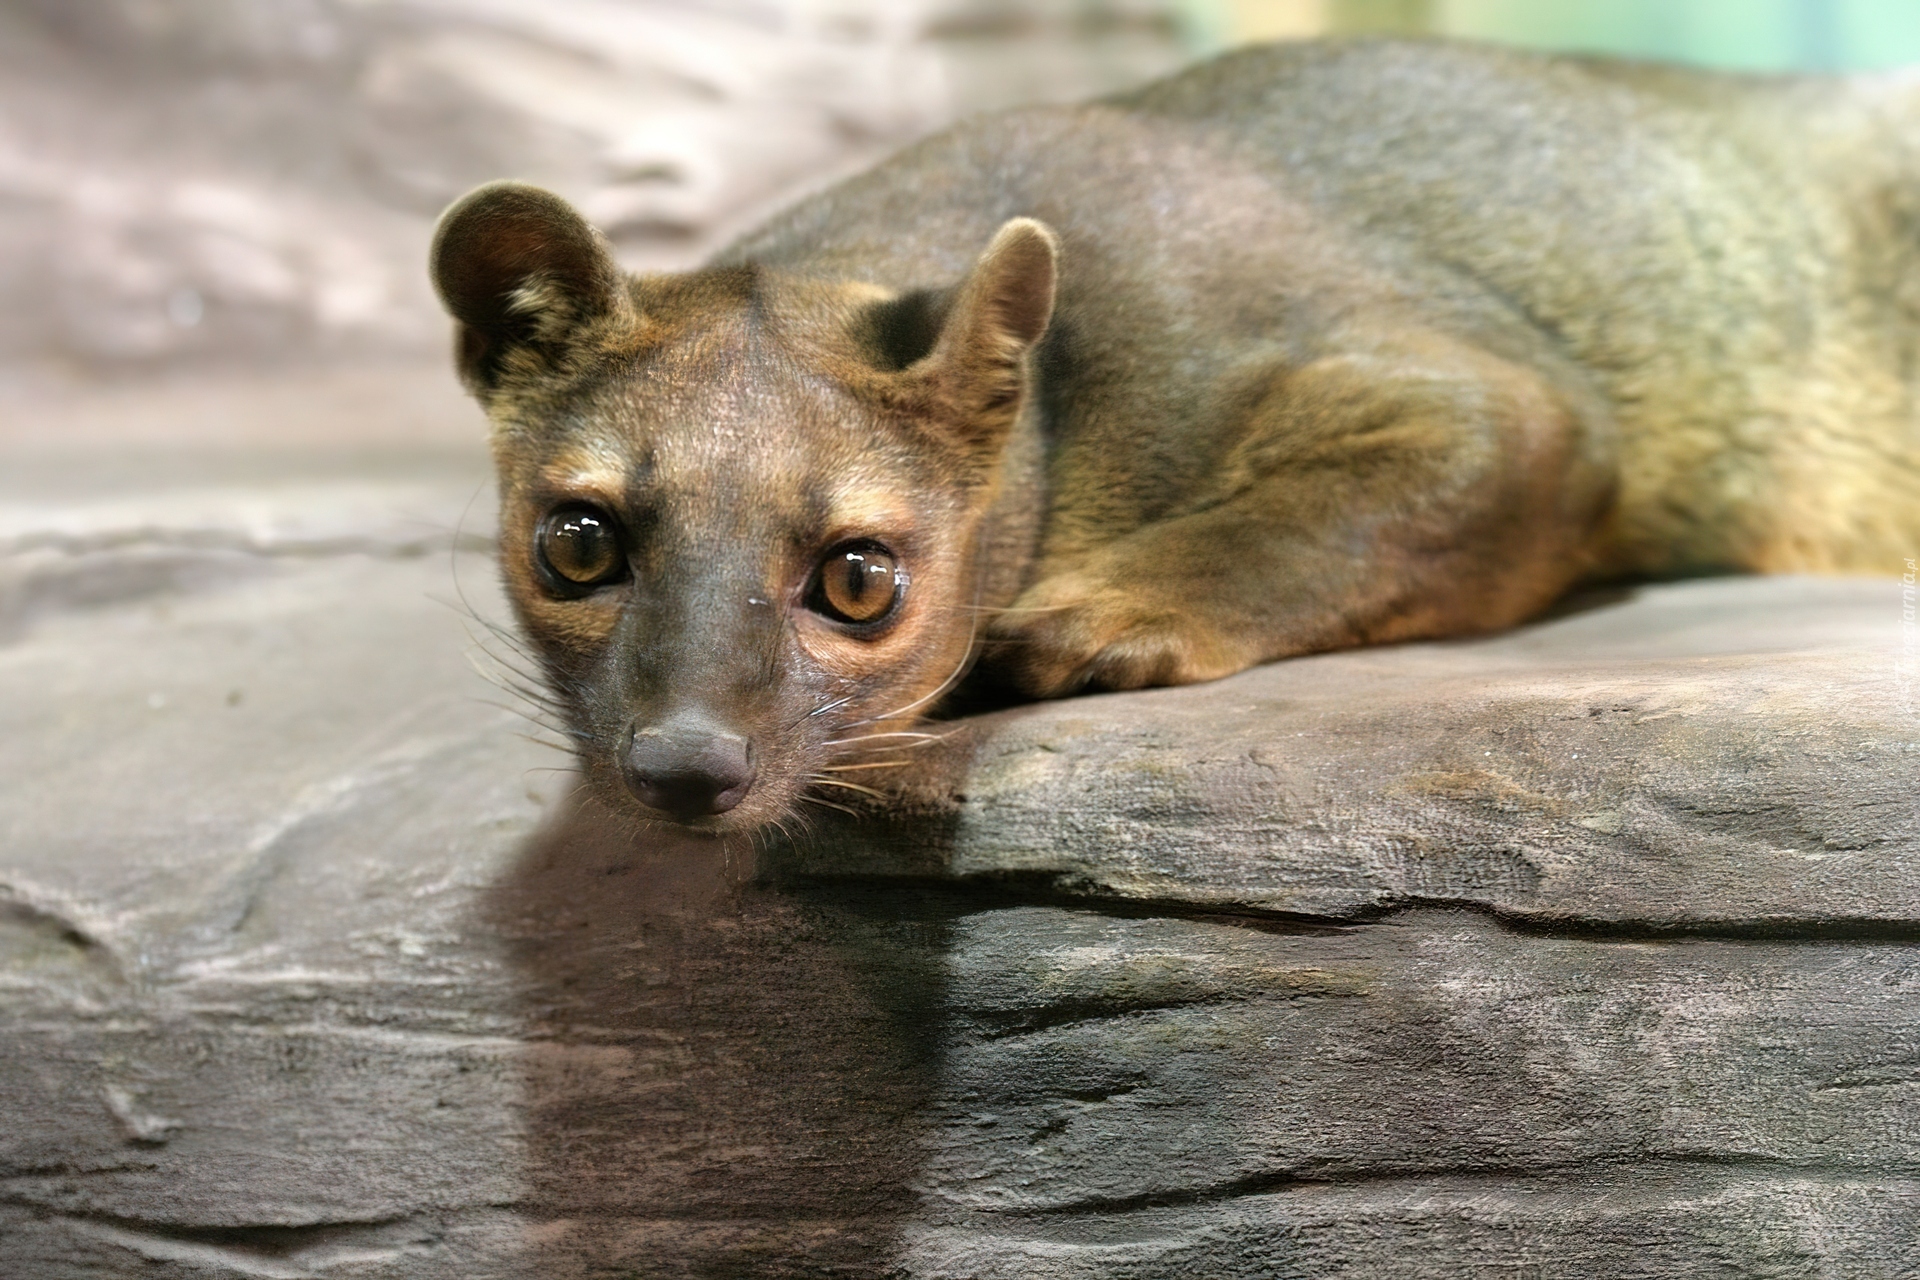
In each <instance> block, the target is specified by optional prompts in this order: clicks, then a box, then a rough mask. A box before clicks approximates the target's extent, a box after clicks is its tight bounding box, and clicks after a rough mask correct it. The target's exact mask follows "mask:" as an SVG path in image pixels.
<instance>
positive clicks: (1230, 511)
mask: <svg viewBox="0 0 1920 1280" xmlns="http://www.w3.org/2000/svg"><path fill="white" fill-rule="evenodd" d="M1415 356H1417V357H1418V358H1414V357H1415ZM1436 356H1441V357H1444V358H1436ZM1585 407H1586V410H1587V411H1586V412H1585V413H1581V412H1577V411H1576V410H1574V409H1573V408H1571V407H1569V403H1568V398H1567V397H1563V396H1560V395H1556V394H1555V393H1554V392H1553V391H1551V390H1550V389H1549V387H1548V386H1547V384H1546V382H1545V381H1544V380H1543V379H1542V378H1541V377H1540V376H1539V375H1536V374H1534V373H1532V372H1531V371H1528V370H1526V369H1523V368H1520V367H1519V366H1516V365H1513V364H1511V363H1509V362H1506V361H1504V360H1501V359H1499V358H1497V357H1494V356H1491V355H1488V354H1486V353H1484V352H1481V351H1478V350H1477V349H1474V348H1471V347H1466V346H1464V345H1461V344H1454V343H1450V342H1448V341H1447V340H1444V339H1427V340H1425V341H1424V342H1423V343H1422V344H1420V346H1418V347H1417V348H1416V349H1415V351H1414V352H1413V353H1412V354H1409V352H1407V351H1406V350H1405V349H1404V348H1402V349H1401V350H1399V351H1396V352H1394V353H1392V354H1382V353H1380V352H1379V351H1377V350H1376V351H1370V352H1368V353H1366V354H1364V355H1353V354H1345V355H1338V356H1332V357H1328V358H1325V359H1322V360H1318V361H1315V362H1314V363H1312V364H1309V365H1306V366H1304V367H1302V368H1299V369H1296V370H1292V371H1289V372H1288V373H1286V374H1284V375H1283V376H1281V377H1279V378H1277V379H1276V381H1275V383H1274V385H1273V387H1272V389H1271V390H1270V392H1269V393H1268V394H1267V395H1266V396H1265V397H1264V398H1263V399H1262V400H1261V402H1260V404H1259V405H1258V407H1257V408H1256V409H1255V410H1254V411H1253V412H1252V413H1251V414H1250V415H1249V417H1248V419H1247V422H1246V425H1245V429H1244V430H1243V432H1242V433H1241V434H1240V436H1239V438H1238V443H1237V444H1236V445H1235V446H1234V447H1233V449H1232V450H1231V452H1230V453H1229V455H1228V457H1227V458H1226V459H1225V461H1224V463H1223V464H1222V465H1221V466H1220V467H1219V468H1218V469H1217V470H1216V473H1215V475H1214V477H1213V482H1212V483H1211V484H1210V485H1209V486H1208V487H1207V488H1206V490H1205V491H1204V492H1202V493H1201V494H1199V495H1197V496H1196V497H1195V498H1194V499H1193V500H1192V501H1190V502H1188V503H1186V504H1184V505H1183V506H1182V507H1181V508H1178V509H1176V510H1175V511H1174V512H1173V513H1171V514H1169V515H1168V516H1167V517H1166V518H1164V519H1161V520H1158V521H1156V522H1154V523H1152V524H1149V525H1146V526H1144V527H1141V528H1138V529H1134V530H1132V531H1130V532H1127V533H1125V534H1123V535H1122V536H1119V537H1116V538H1114V539H1113V540H1111V541H1108V542H1106V543H1104V544H1103V545H1100V546H1098V547H1096V548H1094V549H1092V550H1089V551H1083V552H1081V553H1080V554H1078V555H1077V556H1074V557H1072V558H1071V559H1070V560H1069V561H1068V562H1067V563H1064V564H1056V565H1048V564H1047V563H1046V562H1045V561H1043V570H1042V576H1041V577H1040V579H1039V580H1038V581H1036V582H1035V583H1034V585H1033V586H1032V587H1030V588H1029V589H1028V590H1027V591H1026V592H1024V593H1023V594H1022V595H1021V596H1020V598H1019V599H1017V600H1016V601H1015V602H1014V603H1013V605H1012V606H1010V607H1009V608H1008V609H1007V610H1006V611H1004V612H1003V613H1002V614H1001V615H1000V616H999V617H997V618H996V619H995V621H994V623H993V626H992V629H991V632H990V637H989V639H990V647H989V650H988V661H989V662H991V663H993V664H994V665H996V666H998V667H999V668H1000V669H1001V670H1002V671H1003V672H1005V673H1006V675H1007V676H1009V677H1010V678H1011V681H1012V683H1013V684H1014V685H1015V686H1016V687H1018V688H1019V689H1021V690H1022V691H1023V692H1025V693H1027V694H1029V695H1032V696H1036V697H1050V696H1056V695H1059V694H1065V693H1072V692H1075V691H1077V690H1080V689H1088V688H1099V689H1132V688H1139V687H1142V686H1146V685H1163V684H1186V683H1191V682H1193V681H1199V680H1211V679H1215V678H1217V677H1220V676H1224V675H1230V674H1232V673H1233V672H1236V671H1240V670H1243V669H1245V668H1246V667H1249V666H1252V665H1254V664H1255V663H1259V662H1264V661H1267V660H1269V659H1272V658H1279V657H1285V656H1289V655H1292V654H1300V653H1310V652H1314V651H1317V650H1323V649H1335V648H1342V647H1345V646H1348V645H1356V644H1366V643H1373V642H1379V641H1388V640H1408V639H1415V638H1420V637H1432V636H1445V635H1460V634H1467V633H1472V632H1478V631H1486V630H1491V629H1495V628H1499V627H1505V626H1509V625H1512V624H1513V623H1515V622H1518V621H1521V620H1522V619H1524V618H1526V617H1528V616H1530V615H1532V614H1534V613H1536V612H1538V611H1539V610H1541V609H1542V608H1544V607H1545V606H1547V605H1548V604H1550V603H1551V602H1552V601H1553V600H1554V599H1555V598H1556V597H1557V596H1559V595H1560V594H1561V593H1562V592H1563V591H1564V590H1565V589H1566V588H1567V586H1568V585H1569V584H1570V583H1572V582H1573V581H1574V580H1575V579H1576V578H1577V577H1579V576H1580V574H1581V573H1582V572H1583V571H1584V569H1585V567H1586V560H1585V548H1586V544H1587V543H1588V541H1589V539H1590V536H1591V532H1592V530H1593V527H1594V524H1595V522H1596V521H1597V519H1598V518H1599V516H1600V515H1601V514H1602V512H1603V510H1604V508H1605V506H1606V504H1607V502H1608V500H1609V499H1610V497H1611V490H1612V484H1611V475H1612V467H1611V465H1610V458H1609V457H1608V456H1607V450H1608V448H1609V446H1610V439H1608V438H1607V437H1606V435H1605V433H1604V428H1605V425H1606V424H1605V422H1604V419H1602V421H1600V422H1598V423H1596V422H1594V421H1593V420H1592V419H1593V418H1594V417H1595V416H1597V414H1596V411H1595V410H1593V409H1592V408H1591V406H1585ZM1073 482H1074V478H1072V477H1069V478H1068V485H1069V486H1070V485H1071V484H1072V483H1073ZM1065 497H1066V499H1067V500H1069V501H1070V500H1071V489H1070V488H1069V489H1067V490H1066V492H1065ZM1049 569H1051V571H1049Z"/></svg>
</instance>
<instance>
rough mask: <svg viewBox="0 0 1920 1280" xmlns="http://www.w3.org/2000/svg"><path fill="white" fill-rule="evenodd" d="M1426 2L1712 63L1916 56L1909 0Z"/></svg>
mask: <svg viewBox="0 0 1920 1280" xmlns="http://www.w3.org/2000/svg"><path fill="white" fill-rule="evenodd" d="M1355 7H1359V6H1355ZM1430 8H1431V17H1432V21H1433V26H1432V27H1431V28H1430V29H1433V30H1438V31H1444V32H1446V33H1448V34H1450V35H1461V36H1471V37H1477V38H1480V39H1493V40H1509V41H1513V42H1515V43H1518V44H1529V45H1537V46H1541V47H1544V48H1552V49H1584V50H1593V51H1596V52H1604V53H1621V54H1633V55H1638V56H1641V57H1652V58H1669V59H1674V60H1676V61H1683V62H1693V63H1699V64H1702V65H1705V66H1714V67H1746V68H1752V69H1757V70H1788V69H1798V70H1803V71H1838V70H1845V69H1854V68H1867V67H1891V66H1898V65H1900V64H1902V63H1907V62H1916V61H1920V2H1917V0H1435V3H1433V4H1432V5H1431V6H1430ZM1355 16H1359V15H1355Z"/></svg>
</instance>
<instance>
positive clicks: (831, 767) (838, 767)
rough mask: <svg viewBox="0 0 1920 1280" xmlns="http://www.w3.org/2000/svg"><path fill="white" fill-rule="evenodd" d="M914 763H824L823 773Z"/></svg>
mask: <svg viewBox="0 0 1920 1280" xmlns="http://www.w3.org/2000/svg"><path fill="white" fill-rule="evenodd" d="M912 764H913V761H911V760H871V761H868V762H867V763H865V764H824V765H821V766H820V772H821V773H846V772H848V771H849V770H853V769H905V768H907V767H909V766H910V765H912Z"/></svg>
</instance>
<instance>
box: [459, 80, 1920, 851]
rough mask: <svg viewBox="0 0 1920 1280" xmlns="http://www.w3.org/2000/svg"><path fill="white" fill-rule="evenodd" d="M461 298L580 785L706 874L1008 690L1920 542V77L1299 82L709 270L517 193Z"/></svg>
mask: <svg viewBox="0 0 1920 1280" xmlns="http://www.w3.org/2000/svg"><path fill="white" fill-rule="evenodd" d="M434 271H435V278H436V282H437V284H438V286H439V288H440V291H441V294H442V297H443V298H444V299H445V301H446V303H447V305H448V308H449V310H450V311H451V312H452V313H453V315H454V317H455V318H456V321H457V322H458V334H459V339H458V341H459V364H460V368H461V371H462V374H463V377H464V378H465V380H466V382H467V385H468V386H469V387H470V388H471V389H472V390H473V392H474V393H475V394H476V395H477V397H478V398H479V399H480V401H481V402H482V403H483V404H484V405H485V407H486V409H487V411H488V414H489V416H490V418H491V420H492V424H493V441H494V451H495V456H496V459H497V462H498V466H499V477H500V483H501V495H502V518H501V529H502V548H501V550H502V555H503V561H504V572H505V575H506V580H507V584H508V588H509V592H510V594H511V596H512V599H513V602H514V605H515V608H516V611H517V613H518V616H519V618H520V621H521V624H522V626H523V628H524V630H525V632H526V634H527V636H528V637H529V638H530V639H531V641H532V642H533V645H534V647H535V650H536V652H537V653H538V655H539V656H540V659H541V662H542V665H543V668H544V673H545V675H546V678H547V682H548V685H549V688H550V690H551V692H552V696H553V699H554V702H555V704H556V708H557V710H558V711H559V712H560V714H561V715H562V716H563V717H564V718H565V720H566V723H567V725H568V727H569V728H570V730H571V732H572V734H573V736H574V738H575V740H576V743H577V746H578V751H579V756H580V760H581V763H582V766H583V768H584V770H585V771H586V773H587V774H588V775H589V777H590V778H591V779H593V780H594V781H595V782H596V783H597V784H598V785H599V786H600V788H601V789H602V790H603V791H605V792H606V793H608V794H610V795H614V796H618V797H621V798H622V799H623V801H624V802H625V803H627V804H629V805H630V806H632V807H633V811H634V812H636V813H639V814H641V815H643V816H647V817H657V818H662V819H670V820H674V821H677V822H680V823H682V824H684V825H687V826H692V827H695V828H700V829H707V830H715V831H723V830H732V829H741V828H750V827H754V826H757V825H760V824H763V823H768V822H776V821H779V820H781V819H782V818H784V817H785V816H786V815H788V814H790V813H792V812H794V811H795V810H796V809H797V808H798V807H799V805H800V804H801V803H802V801H803V800H805V799H808V798H819V799H821V800H823V801H826V802H828V803H834V802H837V801H841V800H844V799H845V798H847V791H846V788H848V787H849V786H854V787H858V786H861V785H864V782H871V781H872V780H873V779H874V778H875V777H876V776H878V775H873V774H863V773H861V772H860V771H859V770H860V769H862V768H865V767H869V766H872V765H875V764H879V763H885V762H887V761H888V760H889V759H891V758H893V757H894V756H895V755H896V754H897V753H898V752H899V751H901V750H903V749H906V748H908V747H910V746H911V745H912V744H913V743H915V742H918V741H921V740H922V739H920V738H919V737H916V736H914V735H915V733H916V730H915V729H914V727H913V726H914V723H915V721H916V720H917V718H918V717H920V716H923V715H925V714H926V713H928V712H929V711H931V710H933V709H935V708H936V707H937V706H938V705H939V703H940V701H941V699H942V698H943V697H944V696H945V695H946V694H947V693H948V692H949V691H950V690H951V689H952V688H953V687H954V684H955V682H956V680H957V679H959V677H960V676H961V675H962V674H963V673H966V672H968V671H969V670H970V669H973V668H974V667H975V666H976V664H977V666H978V669H979V672H980V673H981V674H983V675H984V676H986V677H987V678H991V679H992V680H995V681H997V682H998V683H999V684H1001V685H1003V686H1007V687H1010V688H1012V689H1013V690H1015V691H1017V692H1018V693H1020V694H1022V695H1025V696H1033V697H1049V696H1055V695H1060V694H1069V693H1074V692H1077V691H1081V690H1087V689H1117V688H1134V687H1140V686H1145V685H1156V684H1179V683H1184V682H1189V681H1199V680H1208V679H1213V678H1215V677H1219V676H1224V675H1227V674H1230V673H1232V672H1235V671H1239V670H1241V669H1243V668H1245V667H1248V666H1251V665H1253V664H1255V663H1259V662H1264V661H1268V660H1271V659H1275V658H1282V657H1286V656H1289V655H1294V654H1301V653H1307V652H1312V651H1316V650H1324V649H1331V648H1337V647H1342V646H1348V645H1357V644H1367V643H1375V642H1382V641H1394V640H1408V639H1414V638H1419V637H1434V636H1450V635H1463V634H1468V633H1474V632H1481V631H1487V630H1491V629H1495V628H1501V627H1506V626H1510V625H1512V624H1514V623H1517V622H1520V621H1522V620H1524V619H1526V618H1528V617H1529V616H1531V615H1533V614H1536V613H1538V612H1539V611H1540V610H1542V609H1544V608H1545V607H1547V606H1548V605H1549V604H1551V603H1552V602H1553V601H1554V600H1555V599H1556V598H1557V597H1558V596H1560V595H1561V594H1562V593H1563V592H1564V591H1566V590H1567V589H1568V588H1569V587H1570V586H1572V585H1574V584H1576V583H1579V582H1582V581H1586V580H1593V579H1599V578H1609V577H1621V576H1664V575H1677V574H1693V573H1707V572H1728V571H1734V572H1739V571H1759V572H1773V571H1831V572H1864V573H1882V572H1890V571H1893V570H1894V569H1895V568H1897V566H1898V565H1899V564H1900V563H1901V558H1902V557H1904V556H1909V555H1912V554H1914V548H1915V547H1916V546H1920V412H1916V406H1915V394H1916V379H1920V79H1915V78H1912V77H1900V76H1881V77H1862V78H1856V79H1837V78H1831V79H1827V78H1814V79H1759V78H1740V77H1729V76H1720V75H1712V74H1707V73H1692V72H1685V71H1680V70H1676V69H1670V68H1661V67H1649V66H1642V65H1633V64H1618V63H1608V62H1604V61H1593V60H1584V59H1567V58H1553V57H1544V56H1537V55H1530V54H1524V53H1517V52H1510V51H1500V50H1495V49H1489V48H1480V47H1473V46H1460V45H1449V44H1441V43H1419V42H1413V43H1401V42H1354V43H1326V44H1303V45H1283V46H1273V47H1268V48H1260V49H1253V50H1249V51H1245V52H1242V53H1238V54H1235V55H1231V56H1229V57H1226V58H1223V59H1220V60H1218V61H1216V62H1213V63H1210V64H1206V65H1203V66H1201V67H1198V68H1196V69H1194V70H1192V71H1189V72H1187V73H1185V74H1182V75H1180V76H1177V77H1174V78H1172V79H1170V80H1166V81H1162V82H1160V83H1157V84H1155V85H1151V86H1148V87H1147V88H1145V89H1143V90H1140V91H1138V92H1136V93H1132V94H1128V95H1125V96H1122V97H1117V98H1113V99H1108V100H1104V101H1100V102H1095V103H1090V104H1086V105H1082V106H1074V107H1059V108H1053V107H1049V108H1039V109H1031V110H1023V111H1016V112H1012V113H1008V114H1004V115H998V116H990V117H986V118H982V119H979V120H975V121H972V122H970V123H966V124H962V125H961V126H959V127H957V128H956V129H954V130H952V131H950V132H948V133H945V134H942V135H939V136H937V137H935V138H932V139H930V140H928V141H927V142H924V143H922V144H920V145H918V146H916V147H913V148H911V149H909V150H908V151H906V152H903V153H902V154H900V155H898V156H896V157H895V158H893V159H891V160H889V161H887V162H885V163H883V164H882V165H880V166H879V167H877V168H875V169H873V170H871V171H869V172H868V173H866V174H864V175H861V176H859V177H856V178H854V179H852V180H850V181H848V182H845V183H842V184H841V185H839V186H836V187H834V188H832V189H830V190H828V191H826V192H824V193H822V194H820V195H817V196H814V197H812V198H810V199H807V200H805V201H803V202H801V203H800V204H798V205H796V206H795V207H793V208H791V209H790V210H788V211H787V212H786V213H784V214H782V215H780V216H778V217H776V218H775V219H774V220H772V221H771V222H769V223H768V224H767V225H765V226H763V227H762V228H760V229H759V230H757V231H755V232H753V233H752V234H750V235H748V236H747V237H745V238H744V239H743V240H741V241H740V242H738V243H737V244H735V245H734V246H733V247H732V248H731V249H729V250H727V251H726V252H725V253H723V254H722V255H721V256H720V257H719V258H718V259H717V260H716V261H714V262H713V263H712V264H711V265H710V266H709V267H708V268H706V269H703V270H700V271H696V272H691V273H687V274H683V275H672V276H641V277H629V276H626V275H624V274H623V273H622V272H621V271H620V270H619V269H618V268H617V267H616V266H615V265H614V264H613V261H612V259H611V257H610V256H609V255H608V252H607V249H606V247H605V245H604V243H603V242H602V241H601V240H600V239H599V237H598V236H597V235H596V234H595V233H594V232H593V231H592V230H591V229H590V228H588V227H587V226H586V224H585V223H584V222H582V221H581V220H580V219H579V217H578V215H576V214H575V213H574V212H573V211H572V210H571V209H570V208H568V207H567V206H566V205H565V204H564V203H563V202H561V201H560V200H558V198H556V197H553V196H551V195H548V194H547V193H544V192H541V191H538V190H536V189H533V188H528V187H523V186H517V185H512V184H497V185H495V186H491V187H486V188H482V189H480V190H479V191H477V192H475V193H474V194H472V195H470V196H468V197H467V198H466V199H465V200H463V201H462V202H460V203H459V204H457V205H456V206H455V207H454V208H453V209H451V210H450V211H449V212H448V214H447V216H446V217H445V219H443V222H442V224H441V229H440V232H439V234H438V237H437V239H436V243H435V249H434ZM863 780H864V782H863Z"/></svg>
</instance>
